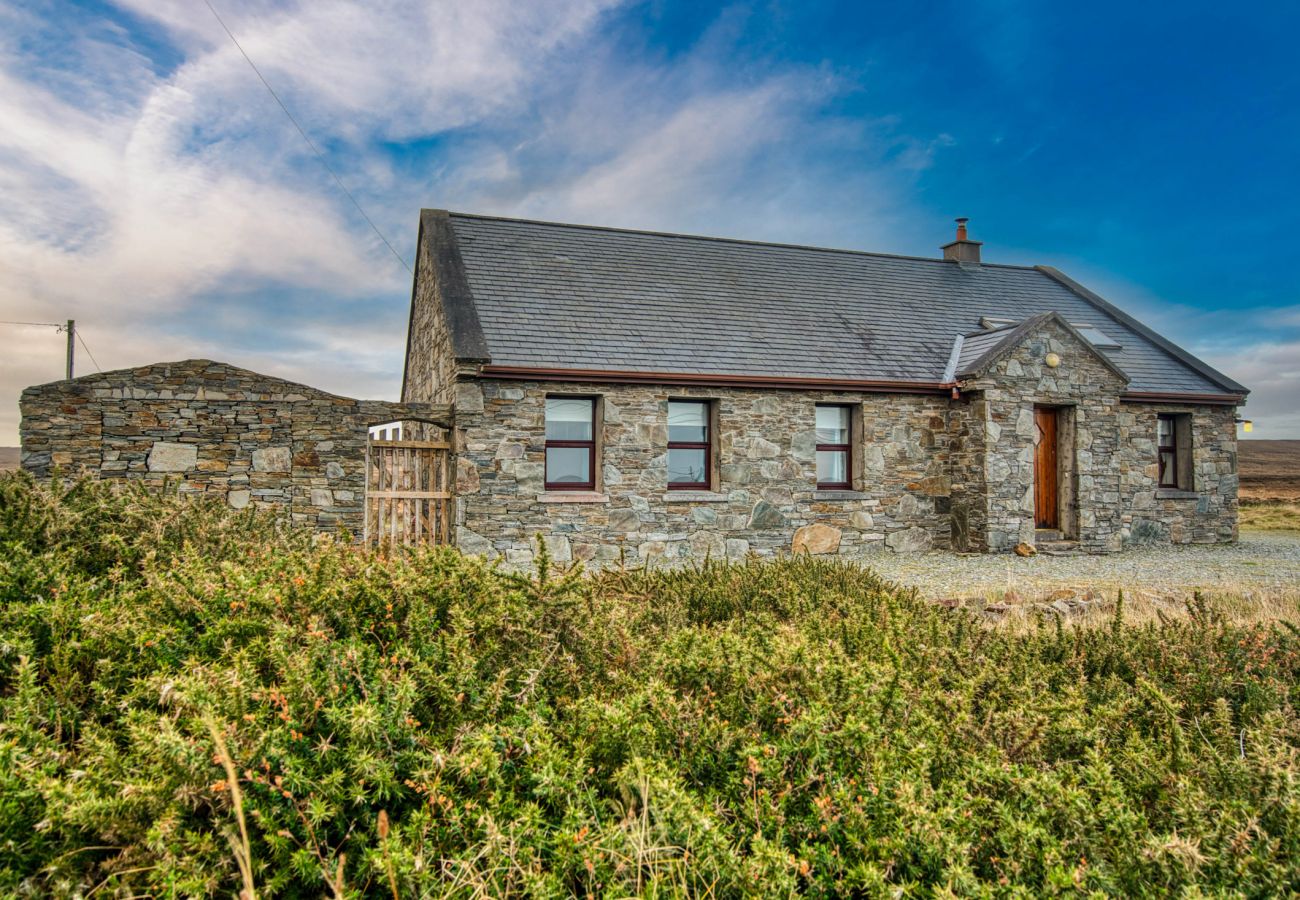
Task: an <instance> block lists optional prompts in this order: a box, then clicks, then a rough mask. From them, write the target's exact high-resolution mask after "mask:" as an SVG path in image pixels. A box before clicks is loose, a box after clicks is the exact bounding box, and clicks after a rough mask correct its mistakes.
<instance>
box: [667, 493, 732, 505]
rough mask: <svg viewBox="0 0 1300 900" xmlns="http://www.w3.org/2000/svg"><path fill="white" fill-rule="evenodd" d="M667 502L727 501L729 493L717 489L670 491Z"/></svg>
mask: <svg viewBox="0 0 1300 900" xmlns="http://www.w3.org/2000/svg"><path fill="white" fill-rule="evenodd" d="M664 502H665V503H726V502H727V495H726V494H719V493H718V492H717V491H669V492H668V493H666V494H664Z"/></svg>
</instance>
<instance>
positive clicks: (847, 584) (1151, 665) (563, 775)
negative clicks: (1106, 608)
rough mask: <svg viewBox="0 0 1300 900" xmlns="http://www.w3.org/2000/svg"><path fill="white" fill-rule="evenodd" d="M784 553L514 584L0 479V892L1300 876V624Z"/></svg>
mask: <svg viewBox="0 0 1300 900" xmlns="http://www.w3.org/2000/svg"><path fill="white" fill-rule="evenodd" d="M1191 612H1192V614H1191V616H1190V617H1188V618H1186V619H1180V620H1179V621H1168V622H1163V623H1159V624H1156V625H1146V626H1141V627H1131V626H1126V625H1124V624H1123V622H1122V620H1121V619H1120V616H1119V615H1117V617H1116V620H1115V622H1114V623H1113V626H1112V627H1110V628H1107V629H1089V630H1082V629H1072V628H1069V627H1063V626H1060V625H1048V624H1045V625H1044V626H1043V627H1042V628H1041V629H1039V630H1038V631H1037V632H1034V633H1030V634H1014V633H1007V632H1003V631H999V630H997V629H994V628H989V627H987V626H985V625H983V624H980V623H977V622H974V621H972V620H970V619H969V618H966V617H965V616H964V615H963V614H960V613H956V612H953V611H949V610H941V609H936V608H933V607H931V606H929V605H927V604H925V603H924V602H922V601H921V600H919V599H918V598H917V597H916V596H914V595H913V594H911V593H909V592H906V591H902V590H899V589H897V588H895V587H893V586H891V585H889V584H886V583H883V582H882V581H880V580H879V579H878V578H877V577H875V576H874V575H873V574H872V573H870V572H869V571H866V570H863V569H860V568H854V567H850V566H843V565H839V564H834V563H830V562H820V561H810V560H806V559H799V560H785V561H778V562H769V563H761V564H760V563H754V564H749V565H740V566H737V565H707V566H704V567H702V568H700V569H696V570H690V571H677V572H650V573H647V572H640V571H637V572H615V573H609V574H605V575H600V576H594V577H580V576H578V575H575V574H572V573H569V574H550V575H547V576H544V577H540V578H531V579H530V578H523V577H517V576H513V575H509V574H506V573H503V572H499V571H497V570H495V569H494V568H493V567H492V566H490V565H488V564H485V563H483V562H481V561H478V560H475V559H472V558H466V557H462V556H460V555H459V554H458V553H456V552H455V551H452V550H447V549H430V550H426V551H421V552H416V553H410V554H394V555H391V556H390V555H383V554H378V553H374V552H368V551H364V550H361V549H358V548H356V547H353V546H347V545H343V544H340V543H335V542H331V541H318V542H314V541H313V540H312V539H311V538H310V536H308V535H304V534H302V533H299V532H296V531H292V530H287V529H282V528H281V527H280V526H279V525H278V524H277V523H276V522H275V521H274V520H272V519H270V518H268V517H265V516H261V515H258V514H254V513H241V514H231V513H229V512H226V511H224V510H222V509H220V508H218V507H215V506H212V505H207V504H202V503H194V502H186V501H183V500H180V499H178V498H175V497H160V496H156V495H150V494H147V493H144V492H143V491H129V490H128V491H119V492H113V491H110V490H109V489H107V488H106V487H104V486H101V485H97V484H93V483H89V482H80V483H76V484H73V485H71V486H66V487H58V486H56V487H53V488H39V487H37V486H34V485H33V484H32V483H31V482H30V481H29V480H27V479H26V478H24V477H22V476H5V477H4V478H3V479H0V713H2V720H0V892H3V893H4V894H5V895H23V894H36V895H49V894H54V895H74V894H83V895H89V894H90V893H91V892H92V891H93V892H95V893H97V894H102V893H108V894H110V895H112V894H117V895H124V896H125V895H129V896H140V895H149V896H204V895H213V896H230V895H232V894H234V893H238V892H239V891H241V890H244V891H249V892H256V894H257V895H258V896H263V897H269V896H322V895H326V896H363V895H365V896H382V897H387V896H394V895H396V896H400V897H417V896H442V895H449V896H471V895H527V896H557V897H558V896H569V895H578V896H589V895H590V896H605V895H627V894H635V893H643V894H648V895H687V894H689V895H710V896H715V897H723V896H729V897H740V896H752V895H766V896H784V895H792V894H801V895H809V896H843V895H846V894H856V895H890V896H952V895H1002V894H1018V895H1022V896H1031V895H1032V896H1040V895H1050V894H1077V893H1089V892H1092V893H1105V894H1126V895H1130V896H1142V895H1164V894H1170V893H1181V894H1186V895H1197V894H1202V893H1227V894H1233V895H1239V896H1252V895H1253V896H1276V895H1285V894H1289V893H1293V892H1295V891H1297V890H1300V871H1298V868H1297V865H1298V862H1300V783H1298V781H1297V774H1298V769H1297V766H1298V761H1297V748H1300V727H1298V723H1300V720H1298V719H1297V715H1296V700H1297V692H1298V691H1300V687H1298V685H1300V677H1298V676H1300V638H1298V637H1297V634H1296V632H1295V631H1294V630H1292V629H1291V628H1290V627H1289V626H1286V625H1274V626H1269V627H1240V626H1235V625H1232V624H1230V623H1228V622H1225V621H1223V620H1221V619H1219V618H1218V617H1216V615H1215V612H1214V610H1213V609H1212V608H1209V607H1208V606H1206V605H1205V604H1203V603H1197V604H1195V605H1194V607H1193V609H1192V611H1191Z"/></svg>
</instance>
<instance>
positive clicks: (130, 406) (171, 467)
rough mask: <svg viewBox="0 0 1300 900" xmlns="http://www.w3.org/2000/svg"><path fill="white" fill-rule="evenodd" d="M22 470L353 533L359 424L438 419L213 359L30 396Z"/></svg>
mask: <svg viewBox="0 0 1300 900" xmlns="http://www.w3.org/2000/svg"><path fill="white" fill-rule="evenodd" d="M21 407H22V445H23V446H22V464H23V468H25V469H26V470H27V471H29V472H31V473H32V474H34V475H36V476H37V477H40V478H46V477H49V476H50V475H51V474H52V473H53V472H54V471H55V469H60V470H62V471H64V472H67V473H70V474H77V473H81V472H83V471H84V472H91V473H94V474H96V475H98V476H99V477H102V478H108V479H115V480H123V481H144V482H150V483H158V484H161V483H163V482H169V483H172V484H174V485H175V486H176V488H177V489H178V490H180V491H181V492H184V493H192V494H210V495H215V496H219V497H222V498H224V499H225V501H226V502H227V503H229V504H230V505H231V506H232V507H235V508H243V507H247V506H254V507H262V508H274V509H281V510H285V511H287V512H288V513H289V514H290V516H291V518H292V520H293V521H294V522H295V523H297V524H300V525H303V526H307V527H312V528H316V529H319V530H322V531H334V530H337V529H340V528H346V529H347V530H349V531H351V532H352V533H354V534H360V533H361V530H362V526H363V505H362V504H363V500H364V493H365V481H364V479H365V472H364V466H365V451H366V441H367V426H368V425H371V424H377V423H380V422H386V421H393V420H399V419H404V418H410V417H430V416H432V417H440V418H442V419H443V420H444V421H445V420H446V415H447V414H446V411H445V408H444V409H443V410H442V411H441V412H440V413H439V411H437V410H435V409H434V408H431V407H427V406H410V405H404V404H397V403H386V402H382V401H370V400H352V399H349V398H347V397H337V396H334V395H332V394H326V393H324V392H322V391H318V390H316V389H314V388H310V387H307V386H305V385H300V384H294V383H292V382H288V381H282V380H280V379H278V378H271V377H268V376H265V375H259V374H257V373H255V372H250V371H248V370H246V369H239V368H236V367H234V366H229V365H226V364H223V363H218V362H212V361H211V360H188V361H185V362H178V363H158V364H155V365H150V366H144V367H141V368H138V369H123V370H120V371H115V372H105V373H103V374H99V375H90V376H87V377H84V378H78V379H75V380H73V381H57V382H53V383H51V384H45V385H39V386H36V387H30V388H28V389H27V390H25V391H24V392H23V395H22V401H21Z"/></svg>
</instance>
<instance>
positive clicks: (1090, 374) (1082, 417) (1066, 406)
mask: <svg viewBox="0 0 1300 900" xmlns="http://www.w3.org/2000/svg"><path fill="white" fill-rule="evenodd" d="M1048 353H1055V354H1057V356H1058V357H1059V359H1060V364H1059V366H1058V367H1057V368H1054V369H1053V368H1049V367H1048V366H1047V365H1046V364H1045V363H1044V358H1045V357H1046V355H1047V354H1048ZM1125 384H1126V382H1125V379H1124V378H1123V376H1122V375H1121V374H1119V373H1118V372H1116V370H1115V369H1114V368H1112V367H1111V366H1109V365H1108V364H1107V363H1106V362H1105V361H1104V360H1103V359H1102V358H1101V357H1100V356H1099V355H1098V354H1097V351H1095V350H1093V349H1092V348H1091V347H1090V346H1088V345H1087V344H1086V343H1085V342H1083V341H1081V340H1080V339H1079V338H1078V337H1076V336H1075V335H1074V334H1072V333H1070V332H1069V331H1068V330H1067V329H1066V328H1064V327H1062V326H1061V324H1060V323H1059V322H1056V321H1053V320H1048V321H1046V322H1044V323H1043V324H1042V325H1040V326H1039V327H1037V328H1035V329H1033V330H1032V331H1031V332H1030V333H1028V334H1027V335H1025V336H1024V338H1023V339H1021V340H1020V341H1019V343H1018V344H1017V345H1016V346H1015V347H1014V348H1011V349H1010V350H1009V351H1008V352H1007V353H1006V354H1005V355H1003V356H1001V357H1000V358H998V359H997V360H996V361H994V362H993V364H992V365H991V366H990V367H989V368H988V369H987V370H986V371H985V372H983V373H982V374H980V375H979V376H978V377H975V378H972V379H970V380H969V381H967V382H966V383H965V385H964V387H963V394H964V395H966V396H967V397H968V398H969V400H968V403H969V409H968V410H967V411H966V412H965V413H964V415H963V416H962V424H963V437H964V441H963V449H964V451H965V453H964V454H963V456H962V459H961V462H960V464H959V466H960V478H959V479H958V478H954V480H957V481H959V483H960V484H961V490H960V491H959V496H960V500H959V507H958V516H959V517H960V516H963V515H964V516H966V517H967V519H968V521H969V522H970V523H971V525H970V527H967V528H965V529H960V530H959V534H960V535H961V538H962V539H961V540H959V541H958V546H959V547H960V548H961V549H971V550H992V551H999V550H1010V549H1012V548H1013V547H1015V545H1016V544H1018V543H1020V542H1022V541H1024V542H1026V543H1031V544H1032V543H1034V541H1035V528H1034V446H1035V441H1036V427H1035V424H1034V408H1035V407H1038V406H1046V407H1056V408H1058V409H1060V410H1062V411H1063V412H1064V413H1065V415H1064V416H1062V418H1063V419H1064V420H1065V421H1066V423H1067V425H1068V427H1066V428H1064V429H1062V433H1061V434H1060V435H1059V438H1058V440H1059V451H1060V454H1061V457H1062V458H1063V460H1065V462H1066V465H1064V466H1063V467H1062V471H1061V472H1060V473H1059V478H1058V484H1059V485H1060V488H1061V489H1062V491H1063V492H1065V493H1066V494H1067V495H1072V497H1071V501H1070V502H1067V503H1066V504H1064V505H1065V507H1066V510H1065V511H1066V512H1067V513H1069V515H1067V516H1066V517H1065V518H1066V521H1064V522H1063V523H1062V526H1063V527H1062V530H1063V531H1064V532H1065V534H1066V535H1067V536H1069V537H1073V538H1077V539H1078V540H1079V542H1080V544H1081V546H1082V547H1083V548H1084V549H1086V550H1091V551H1094V552H1102V551H1109V550H1118V549H1119V548H1120V545H1121V540H1122V520H1123V503H1122V502H1121V499H1120V474H1121V473H1120V462H1121V461H1120V455H1119V448H1120V439H1121V438H1120V428H1119V424H1120V418H1119V416H1120V410H1121V400H1120V395H1121V394H1122V393H1123V391H1124V387H1125ZM1134 424H1135V426H1136V420H1135V422H1134ZM1149 425H1150V429H1151V433H1152V435H1153V436H1154V434H1155V416H1154V415H1152V416H1151V418H1150V422H1149ZM1152 459H1153V460H1154V451H1153V455H1152Z"/></svg>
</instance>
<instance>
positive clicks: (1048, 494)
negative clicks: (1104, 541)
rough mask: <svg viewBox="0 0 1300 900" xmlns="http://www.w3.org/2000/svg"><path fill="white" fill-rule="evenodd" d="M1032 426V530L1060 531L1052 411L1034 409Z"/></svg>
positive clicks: (1054, 429) (1055, 446)
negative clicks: (1033, 441)
mask: <svg viewBox="0 0 1300 900" xmlns="http://www.w3.org/2000/svg"><path fill="white" fill-rule="evenodd" d="M1034 426H1035V427H1034V440H1035V443H1034V526H1035V527H1036V528H1060V527H1061V520H1060V516H1059V514H1058V510H1059V508H1060V504H1059V502H1058V500H1057V490H1056V489H1057V484H1056V473H1057V458H1056V455H1057V441H1056V410H1054V409H1044V408H1042V407H1035V408H1034Z"/></svg>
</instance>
